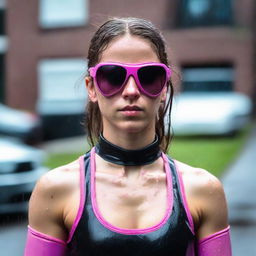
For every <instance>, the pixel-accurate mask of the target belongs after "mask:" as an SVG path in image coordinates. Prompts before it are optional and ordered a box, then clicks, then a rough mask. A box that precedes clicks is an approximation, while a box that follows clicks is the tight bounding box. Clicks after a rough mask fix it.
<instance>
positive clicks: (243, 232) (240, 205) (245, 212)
mask: <svg viewBox="0 0 256 256" xmlns="http://www.w3.org/2000/svg"><path fill="white" fill-rule="evenodd" d="M222 182H223V185H224V190H225V193H226V197H227V202H228V209H229V220H230V225H231V241H232V249H233V256H243V255H246V256H255V255H256V185H255V183H256V124H254V127H253V129H252V131H251V135H250V136H249V139H248V141H247V143H246V144H245V146H244V149H243V150H242V153H241V154H240V156H239V157H238V158H237V159H236V161H234V162H233V163H232V165H231V166H230V167H229V168H228V170H227V171H226V172H225V175H224V176H223V178H222Z"/></svg>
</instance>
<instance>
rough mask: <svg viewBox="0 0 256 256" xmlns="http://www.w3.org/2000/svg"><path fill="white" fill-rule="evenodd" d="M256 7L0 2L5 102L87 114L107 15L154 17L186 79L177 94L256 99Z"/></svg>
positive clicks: (213, 2) (101, 0)
mask: <svg viewBox="0 0 256 256" xmlns="http://www.w3.org/2000/svg"><path fill="white" fill-rule="evenodd" d="M0 2H5V1H4V0H1V1H0ZM255 6H256V4H255V1H253V0H236V1H234V0H158V1H155V0H140V1H137V0H128V1H127V0H65V1H58V0H26V1H20V0H8V2H7V3H5V4H3V6H2V7H1V4H0V8H1V10H2V12H1V13H2V14H3V15H2V16H3V17H4V20H5V28H6V29H5V30H4V31H2V34H6V37H5V36H3V38H7V39H8V40H7V41H8V45H7V46H3V47H2V48H3V49H2V50H1V44H0V68H2V71H3V70H5V72H4V74H5V76H4V77H0V80H1V90H0V97H1V100H2V101H4V102H5V103H7V104H8V105H10V106H13V107H17V108H22V109H28V110H32V111H39V112H41V113H42V114H49V113H53V114H54V111H57V109H56V105H55V103H56V101H57V102H58V104H59V106H61V107H60V108H61V109H62V110H63V109H66V110H65V111H66V112H67V113H69V114H74V113H78V112H79V111H80V112H81V109H82V107H83V105H84V99H85V98H86V95H85V92H84V90H83V83H82V82H81V83H80V82H79V81H80V80H82V77H83V72H84V71H85V70H86V58H85V57H86V52H87V49H88V44H89V39H90V37H91V35H92V33H93V31H95V26H97V25H98V24H101V23H102V21H104V20H106V18H107V17H109V16H136V17H142V18H146V19H150V20H151V21H152V22H153V23H154V24H155V25H156V26H157V27H159V28H160V29H161V30H162V31H163V34H164V36H165V37H166V40H167V43H168V47H169V54H170V56H171V57H170V58H171V61H172V63H173V65H174V67H175V69H177V70H178V71H179V72H180V73H182V74H183V82H182V83H181V82H180V79H179V78H178V76H174V78H173V79H174V83H175V86H176V88H177V90H200V88H199V87H200V85H203V86H205V88H207V86H209V85H211V86H214V88H215V90H226V91H228V90H230V91H238V92H242V93H244V94H247V95H249V96H251V97H255V93H254V92H255V89H256V83H255V74H254V73H255V42H254V41H255V34H256V30H255V13H256V12H255V10H256V8H255ZM0 33H1V28H0ZM0 39H1V38H0ZM0 43H1V42H0ZM1 56H2V57H1ZM202 74H206V75H202ZM205 76H206V77H205ZM199 77H203V78H199ZM198 79H199V80H198ZM200 79H201V80H200ZM200 82H201V83H200ZM197 85H199V87H198V86H197ZM66 102H69V103H68V108H67V107H66V106H67V104H66Z"/></svg>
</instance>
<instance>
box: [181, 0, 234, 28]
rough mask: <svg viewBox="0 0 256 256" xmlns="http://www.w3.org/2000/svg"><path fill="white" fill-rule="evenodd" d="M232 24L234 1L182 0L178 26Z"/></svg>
mask: <svg viewBox="0 0 256 256" xmlns="http://www.w3.org/2000/svg"><path fill="white" fill-rule="evenodd" d="M231 24H232V0H180V1H179V15H178V26H180V27H197V26H218V25H231Z"/></svg>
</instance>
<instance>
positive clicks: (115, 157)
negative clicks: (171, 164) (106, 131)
mask: <svg viewBox="0 0 256 256" xmlns="http://www.w3.org/2000/svg"><path fill="white" fill-rule="evenodd" d="M95 152H96V153H97V154H98V155H99V156H100V157H102V158H103V159H104V160H106V161H108V162H111V163H115V164H118V165H126V166H136V165H146V164H150V163H152V162H154V161H155V160H156V159H158V158H159V157H160V156H161V150H160V147H159V140H158V137H157V136H156V139H155V140H154V141H153V142H152V143H151V144H149V145H148V146H146V147H144V148H142V149H136V150H128V149H124V148H121V147H119V146H116V145H114V144H112V143H111V142H109V141H107V140H106V139H105V138H104V137H103V135H100V138H99V141H98V143H97V145H96V146H95Z"/></svg>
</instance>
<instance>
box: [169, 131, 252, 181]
mask: <svg viewBox="0 0 256 256" xmlns="http://www.w3.org/2000/svg"><path fill="white" fill-rule="evenodd" d="M249 131H250V127H247V128H245V129H244V130H242V131H241V132H240V133H239V134H237V135H236V136H233V137H197V138H175V139H174V140H173V141H172V144H171V146H170V147H169V152H168V153H169V155H171V157H173V158H175V159H177V160H179V161H181V162H184V163H186V164H189V165H191V166H194V167H200V168H203V169H206V170H208V171H209V172H211V173H212V174H214V175H215V176H217V177H220V176H221V175H222V173H223V171H224V170H225V169H226V168H227V167H228V165H229V164H230V163H232V161H233V160H234V159H235V158H236V156H238V154H239V152H240V151H241V150H242V148H243V146H244V143H245V141H246V139H247V138H248V134H249Z"/></svg>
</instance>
